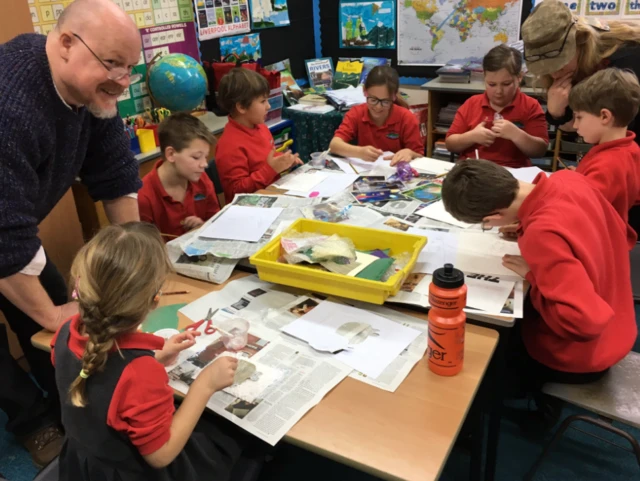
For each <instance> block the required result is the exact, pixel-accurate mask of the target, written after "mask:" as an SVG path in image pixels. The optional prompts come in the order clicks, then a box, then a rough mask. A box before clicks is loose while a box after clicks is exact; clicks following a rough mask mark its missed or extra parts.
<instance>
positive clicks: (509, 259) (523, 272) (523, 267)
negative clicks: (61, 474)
mask: <svg viewBox="0 0 640 481" xmlns="http://www.w3.org/2000/svg"><path fill="white" fill-rule="evenodd" d="M502 265H503V266H505V267H506V268H507V269H511V270H512V271H513V272H515V273H516V274H518V275H519V276H520V277H522V278H524V277H526V276H527V274H528V273H529V271H530V270H531V269H529V264H527V261H525V260H524V258H523V257H522V256H512V255H510V254H505V256H504V257H503V258H502Z"/></svg>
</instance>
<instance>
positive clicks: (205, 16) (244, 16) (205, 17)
mask: <svg viewBox="0 0 640 481" xmlns="http://www.w3.org/2000/svg"><path fill="white" fill-rule="evenodd" d="M196 10H197V15H196V19H197V22H198V32H199V34H200V40H207V39H209V38H218V37H224V36H226V35H232V34H237V33H243V32H248V31H250V30H251V22H250V21H249V0H196Z"/></svg>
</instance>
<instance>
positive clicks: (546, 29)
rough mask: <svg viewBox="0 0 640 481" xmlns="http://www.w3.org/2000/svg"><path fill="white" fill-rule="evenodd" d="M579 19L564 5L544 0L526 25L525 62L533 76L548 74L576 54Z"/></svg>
mask: <svg viewBox="0 0 640 481" xmlns="http://www.w3.org/2000/svg"><path fill="white" fill-rule="evenodd" d="M575 23H576V21H575V19H574V18H573V15H572V13H571V10H569V7H567V6H566V5H565V4H564V3H563V2H560V1H558V0H544V1H543V2H541V3H540V4H538V5H537V6H536V7H535V8H534V9H533V11H532V12H531V14H530V15H529V17H528V18H527V20H526V21H525V22H524V24H523V25H522V40H523V41H524V60H525V62H526V64H527V68H528V69H529V72H531V73H532V74H533V75H548V74H552V73H554V72H557V71H558V70H560V69H561V68H562V67H564V66H565V65H567V64H568V63H569V62H570V61H571V60H572V59H573V57H575V55H576V29H575Z"/></svg>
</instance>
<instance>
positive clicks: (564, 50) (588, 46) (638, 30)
mask: <svg viewBox="0 0 640 481" xmlns="http://www.w3.org/2000/svg"><path fill="white" fill-rule="evenodd" d="M522 39H523V41H524V59H525V62H526V64H527V67H528V69H529V72H531V73H532V74H533V75H535V76H536V77H538V85H540V86H542V87H543V88H545V89H547V122H549V124H550V125H556V126H563V125H565V124H567V123H572V121H573V112H572V110H571V108H570V107H569V92H570V91H571V87H572V86H573V85H575V84H577V83H578V82H580V81H581V80H583V79H585V78H587V77H589V76H591V75H592V74H594V73H595V72H597V71H598V70H601V69H603V68H607V67H616V68H620V69H630V70H632V71H633V72H634V73H635V74H636V76H638V77H639V78H640V25H632V24H627V23H624V22H618V21H612V22H609V23H608V25H605V24H601V23H599V22H598V21H597V20H585V19H583V18H575V17H574V16H573V15H572V14H571V11H570V10H569V8H568V7H567V6H566V5H565V4H564V3H562V2H560V1H557V0H544V1H543V2H541V3H540V4H539V5H538V6H536V8H534V9H533V11H532V12H531V14H530V15H529V17H528V18H527V20H526V21H525V22H524V24H523V25H522ZM570 127H571V124H569V126H566V127H563V130H567V128H569V130H571V128H570ZM629 130H632V131H634V132H635V133H636V142H639V141H640V135H639V134H640V119H638V117H636V120H635V121H634V122H633V123H632V124H631V125H630V126H629Z"/></svg>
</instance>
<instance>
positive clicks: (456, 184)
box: [442, 159, 637, 400]
mask: <svg viewBox="0 0 640 481" xmlns="http://www.w3.org/2000/svg"><path fill="white" fill-rule="evenodd" d="M442 200H443V202H444V206H445V208H446V210H447V211H448V212H449V213H450V214H451V215H453V216H454V217H455V218H456V219H459V220H461V221H465V222H470V223H473V224H476V223H479V222H484V223H485V224H487V225H490V226H502V225H509V224H513V223H514V222H516V221H519V222H520V228H519V230H518V245H519V247H520V250H521V252H522V257H521V256H510V255H506V256H505V257H504V259H503V264H504V265H505V266H506V267H508V268H509V269H511V270H513V271H514V272H516V273H517V274H519V275H520V276H522V277H524V278H525V279H526V280H527V281H529V282H530V284H531V289H530V291H529V299H530V301H531V304H532V305H533V308H535V312H533V313H532V314H531V315H530V316H527V315H525V317H524V319H523V320H522V322H521V323H519V324H520V326H521V329H522V336H521V342H522V343H524V349H521V351H524V352H523V353H521V354H522V357H521V358H520V359H519V360H518V362H519V365H517V366H516V368H517V371H518V374H519V376H514V378H515V379H514V381H515V380H516V379H519V381H520V382H525V383H528V386H523V387H525V388H528V390H529V391H530V392H532V393H533V394H534V395H535V394H536V393H538V394H539V393H540V389H541V387H542V385H543V384H544V383H545V382H562V383H574V384H580V383H586V382H591V381H594V380H596V379H598V378H600V377H601V376H602V375H603V374H604V373H605V372H606V371H607V370H608V369H609V368H610V367H611V366H613V365H614V364H615V363H617V362H618V361H620V360H621V359H622V358H623V357H624V356H626V355H627V353H628V352H629V351H630V350H631V347H632V346H633V343H634V341H635V339H636V335H637V326H636V320H635V312H634V306H633V296H632V293H631V275H630V267H629V252H628V250H627V239H626V226H625V224H624V222H623V221H622V219H621V218H620V216H618V215H617V214H616V213H615V210H614V209H613V207H612V206H611V204H610V203H609V202H608V201H607V200H606V199H605V198H604V197H603V196H602V194H601V193H600V192H598V191H597V190H595V189H594V188H593V187H591V185H590V184H589V182H588V181H587V179H586V178H585V177H584V176H582V175H580V174H577V173H575V172H571V171H568V170H565V171H560V172H556V173H555V174H553V175H552V176H550V177H547V175H546V174H544V173H543V174H540V175H539V176H538V177H536V179H535V180H534V182H533V184H529V183H526V182H522V181H518V180H516V179H515V178H514V177H513V175H512V174H511V173H510V172H509V171H507V170H506V169H504V168H503V167H501V166H499V165H497V164H495V163H493V162H490V161H487V160H474V159H467V160H462V161H460V162H458V163H457V164H456V166H455V167H454V168H453V169H451V172H449V174H447V177H446V178H445V180H444V183H443V186H442ZM532 310H533V309H532ZM512 337H514V336H512ZM536 400H538V399H536Z"/></svg>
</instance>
